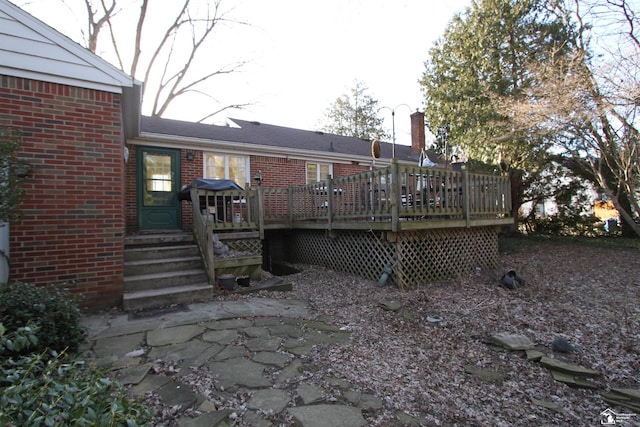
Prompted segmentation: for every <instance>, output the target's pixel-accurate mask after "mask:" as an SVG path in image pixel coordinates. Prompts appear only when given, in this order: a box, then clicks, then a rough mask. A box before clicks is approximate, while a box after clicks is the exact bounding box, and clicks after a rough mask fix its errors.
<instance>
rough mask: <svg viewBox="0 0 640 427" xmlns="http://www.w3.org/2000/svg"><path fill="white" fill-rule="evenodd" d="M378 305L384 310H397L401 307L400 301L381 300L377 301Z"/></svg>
mask: <svg viewBox="0 0 640 427" xmlns="http://www.w3.org/2000/svg"><path fill="white" fill-rule="evenodd" d="M378 307H380V308H381V309H383V310H386V311H398V310H400V309H401V308H402V303H401V302H400V301H381V302H379V303H378Z"/></svg>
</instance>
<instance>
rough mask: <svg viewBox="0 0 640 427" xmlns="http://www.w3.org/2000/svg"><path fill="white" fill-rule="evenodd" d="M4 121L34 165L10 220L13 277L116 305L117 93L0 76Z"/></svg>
mask: <svg viewBox="0 0 640 427" xmlns="http://www.w3.org/2000/svg"><path fill="white" fill-rule="evenodd" d="M0 125H3V126H9V127H12V128H14V129H17V130H19V131H21V132H22V135H23V140H22V144H21V147H20V152H19V157H20V158H21V159H24V160H26V161H27V162H28V163H29V165H30V166H31V168H32V169H31V173H30V174H29V176H28V177H27V178H26V179H25V181H24V183H23V187H24V189H25V190H26V195H25V197H24V201H23V206H22V214H23V215H22V217H21V218H20V219H19V220H17V221H14V222H13V223H12V224H11V229H10V233H11V237H10V239H11V240H10V251H11V278H10V280H11V281H23V282H29V283H34V284H37V285H45V284H49V283H64V284H65V285H66V286H67V287H68V288H69V289H70V291H71V292H72V293H74V294H77V295H81V296H82V299H81V301H80V304H81V305H82V306H84V307H87V308H106V307H110V306H113V305H117V304H119V303H120V301H121V297H122V291H123V279H122V278H123V242H124V241H123V237H124V224H125V220H124V210H123V203H124V191H123V189H124V187H123V186H124V167H123V164H124V162H123V150H122V138H123V136H122V130H121V129H122V127H121V106H120V96H119V95H118V94H113V93H108V92H101V91H96V90H90V89H81V88H77V87H72V86H65V85H60V84H54V83H45V82H39V81H33V80H28V79H22V78H15V77H9V76H0Z"/></svg>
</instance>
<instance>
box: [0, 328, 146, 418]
mask: <svg viewBox="0 0 640 427" xmlns="http://www.w3.org/2000/svg"><path fill="white" fill-rule="evenodd" d="M4 332H5V331H4V327H2V325H1V324H0V356H3V357H2V358H1V359H0V360H2V365H0V425H3V426H24V427H31V426H42V425H44V426H53V425H75V426H127V427H133V426H139V425H147V424H149V423H150V421H151V413H150V411H149V409H145V407H144V406H143V405H142V404H141V403H140V402H137V401H134V400H130V399H129V398H128V397H127V395H126V393H125V390H124V388H123V387H122V386H121V385H119V384H118V383H116V382H114V381H112V380H111V379H109V378H108V377H107V376H106V375H105V374H104V372H103V371H100V370H95V367H94V366H90V365H88V364H86V363H85V362H83V361H82V360H79V359H76V358H74V357H72V356H69V355H67V354H66V353H64V352H63V353H56V352H52V353H50V354H46V353H31V354H29V355H26V356H20V357H19V358H17V359H16V360H14V359H12V358H6V357H4V356H5V355H4V354H3V353H5V351H6V350H10V351H11V352H14V351H16V350H24V349H28V348H30V347H32V346H33V343H34V341H35V340H36V338H35V335H36V334H37V333H38V328H37V327H31V326H28V327H24V328H19V329H17V330H16V331H14V332H12V333H10V334H7V335H6V336H5V335H4Z"/></svg>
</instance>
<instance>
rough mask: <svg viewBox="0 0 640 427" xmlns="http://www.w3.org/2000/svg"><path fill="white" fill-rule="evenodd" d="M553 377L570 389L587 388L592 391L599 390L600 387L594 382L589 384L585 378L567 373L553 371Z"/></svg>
mask: <svg viewBox="0 0 640 427" xmlns="http://www.w3.org/2000/svg"><path fill="white" fill-rule="evenodd" d="M551 375H552V376H553V379H554V380H556V381H560V382H561V383H565V384H566V385H568V386H569V387H575V388H586V389H590V390H597V389H598V386H597V385H596V384H594V383H592V382H589V381H588V380H587V379H585V378H580V377H576V376H575V375H571V374H568V373H566V372H561V371H556V370H553V369H552V370H551Z"/></svg>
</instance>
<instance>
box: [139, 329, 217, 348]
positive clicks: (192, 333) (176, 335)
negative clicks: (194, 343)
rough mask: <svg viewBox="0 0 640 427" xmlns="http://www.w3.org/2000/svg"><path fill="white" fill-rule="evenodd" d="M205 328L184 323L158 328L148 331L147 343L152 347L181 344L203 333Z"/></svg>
mask: <svg viewBox="0 0 640 427" xmlns="http://www.w3.org/2000/svg"><path fill="white" fill-rule="evenodd" d="M204 330H205V328H204V327H203V326H200V325H183V326H174V327H171V328H161V329H156V330H153V331H149V332H148V333H147V344H148V345H150V346H152V347H160V346H163V345H168V344H180V343H184V342H187V341H189V340H190V339H191V338H193V337H196V336H198V335H200V334H202V332H204Z"/></svg>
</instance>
